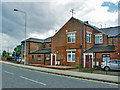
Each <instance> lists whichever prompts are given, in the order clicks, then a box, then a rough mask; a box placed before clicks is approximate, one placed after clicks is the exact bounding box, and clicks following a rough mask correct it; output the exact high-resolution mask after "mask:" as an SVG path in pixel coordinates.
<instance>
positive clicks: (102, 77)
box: [0, 61, 120, 84]
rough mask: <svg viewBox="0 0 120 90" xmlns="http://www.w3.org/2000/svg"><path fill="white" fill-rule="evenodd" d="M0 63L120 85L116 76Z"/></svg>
mask: <svg viewBox="0 0 120 90" xmlns="http://www.w3.org/2000/svg"><path fill="white" fill-rule="evenodd" d="M0 62H2V63H5V64H9V65H14V66H16V67H22V68H26V69H31V70H36V71H41V72H46V73H52V74H58V75H64V76H70V77H76V78H83V79H90V80H97V81H103V82H110V83H117V84H119V83H120V82H119V79H118V78H119V77H118V76H111V75H102V74H93V73H84V72H75V71H68V70H57V69H50V68H44V67H35V66H29V65H22V64H15V63H11V62H6V61H0Z"/></svg>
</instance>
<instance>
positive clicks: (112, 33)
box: [100, 26, 120, 37]
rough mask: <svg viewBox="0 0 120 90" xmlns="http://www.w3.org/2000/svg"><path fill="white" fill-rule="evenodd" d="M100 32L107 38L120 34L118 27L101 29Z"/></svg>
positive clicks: (119, 27)
mask: <svg viewBox="0 0 120 90" xmlns="http://www.w3.org/2000/svg"><path fill="white" fill-rule="evenodd" d="M100 30H101V31H102V32H104V33H106V34H107V35H108V37H114V36H117V35H118V34H120V26H116V27H109V28H103V29H100Z"/></svg>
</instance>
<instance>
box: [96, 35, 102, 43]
mask: <svg viewBox="0 0 120 90" xmlns="http://www.w3.org/2000/svg"><path fill="white" fill-rule="evenodd" d="M100 43H103V37H102V35H95V44H100Z"/></svg>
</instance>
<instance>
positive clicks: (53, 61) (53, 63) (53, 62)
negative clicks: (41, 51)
mask: <svg viewBox="0 0 120 90" xmlns="http://www.w3.org/2000/svg"><path fill="white" fill-rule="evenodd" d="M52 57H53V60H52V65H55V55H53V56H52Z"/></svg>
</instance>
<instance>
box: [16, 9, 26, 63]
mask: <svg viewBox="0 0 120 90" xmlns="http://www.w3.org/2000/svg"><path fill="white" fill-rule="evenodd" d="M14 11H17V12H22V13H24V15H25V50H24V65H25V64H26V25H27V14H26V12H24V11H21V10H18V9H14Z"/></svg>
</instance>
